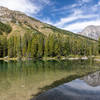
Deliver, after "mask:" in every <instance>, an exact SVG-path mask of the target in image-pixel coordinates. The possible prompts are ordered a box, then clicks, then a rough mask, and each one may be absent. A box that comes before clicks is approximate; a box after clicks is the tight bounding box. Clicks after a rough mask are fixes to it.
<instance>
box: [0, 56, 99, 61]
mask: <svg viewBox="0 0 100 100" xmlns="http://www.w3.org/2000/svg"><path fill="white" fill-rule="evenodd" d="M89 58H94V60H95V61H100V58H96V56H72V57H71V56H68V57H64V56H62V57H59V58H58V57H43V58H26V57H23V58H20V59H19V58H17V57H16V58H9V57H8V58H0V60H4V61H19V60H22V61H29V60H44V61H46V60H47V61H48V60H87V59H89Z"/></svg>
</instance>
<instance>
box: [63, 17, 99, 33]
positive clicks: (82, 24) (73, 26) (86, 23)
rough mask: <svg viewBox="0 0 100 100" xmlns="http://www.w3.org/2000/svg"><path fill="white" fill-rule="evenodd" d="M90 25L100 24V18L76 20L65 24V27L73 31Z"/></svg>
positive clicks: (78, 30)
mask: <svg viewBox="0 0 100 100" xmlns="http://www.w3.org/2000/svg"><path fill="white" fill-rule="evenodd" d="M89 25H100V19H96V20H92V21H84V22H76V23H73V24H70V25H67V26H65V27H64V28H63V29H65V30H71V31H73V32H80V31H82V30H83V29H84V28H85V27H86V26H89Z"/></svg>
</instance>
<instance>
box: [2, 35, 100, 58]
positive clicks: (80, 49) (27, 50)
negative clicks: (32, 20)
mask: <svg viewBox="0 0 100 100" xmlns="http://www.w3.org/2000/svg"><path fill="white" fill-rule="evenodd" d="M97 54H98V46H97V45H96V43H95V42H91V41H90V40H87V39H81V38H80V39H79V38H77V37H76V38H75V37H73V36H72V37H64V36H62V35H49V36H48V37H46V36H44V35H42V34H33V35H32V34H31V35H29V34H25V35H24V36H23V37H21V36H11V37H10V38H9V39H7V38H6V37H4V36H0V57H6V56H8V57H31V58H42V57H44V56H46V57H60V56H69V55H86V56H88V55H97Z"/></svg>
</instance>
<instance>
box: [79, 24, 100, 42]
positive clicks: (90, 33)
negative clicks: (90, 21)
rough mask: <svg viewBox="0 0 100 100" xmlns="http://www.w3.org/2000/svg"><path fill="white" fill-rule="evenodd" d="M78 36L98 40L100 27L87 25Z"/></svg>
mask: <svg viewBox="0 0 100 100" xmlns="http://www.w3.org/2000/svg"><path fill="white" fill-rule="evenodd" d="M79 34H81V35H84V36H87V37H89V38H92V39H95V40H98V38H99V37H100V26H95V25H89V26H87V27H86V28H85V29H83V31H82V32H80V33H79Z"/></svg>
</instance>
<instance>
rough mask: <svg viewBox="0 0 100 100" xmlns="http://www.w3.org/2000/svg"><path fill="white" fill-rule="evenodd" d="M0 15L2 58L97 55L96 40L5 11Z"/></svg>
mask: <svg viewBox="0 0 100 100" xmlns="http://www.w3.org/2000/svg"><path fill="white" fill-rule="evenodd" d="M1 12H2V14H1V16H0V58H2V57H6V56H8V57H20V58H22V57H27V58H30V57H31V58H42V57H60V56H69V55H86V56H88V55H97V54H98V44H97V41H95V40H93V39H90V38H87V37H84V36H81V35H77V34H74V33H72V32H70V31H66V30H62V29H59V28H56V27H54V26H51V25H48V24H45V23H42V22H40V21H38V20H36V19H34V18H31V17H29V16H26V15H25V14H23V13H21V12H16V11H11V10H9V9H7V8H4V7H2V8H1V9H0V13H1ZM4 12H5V13H4Z"/></svg>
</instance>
